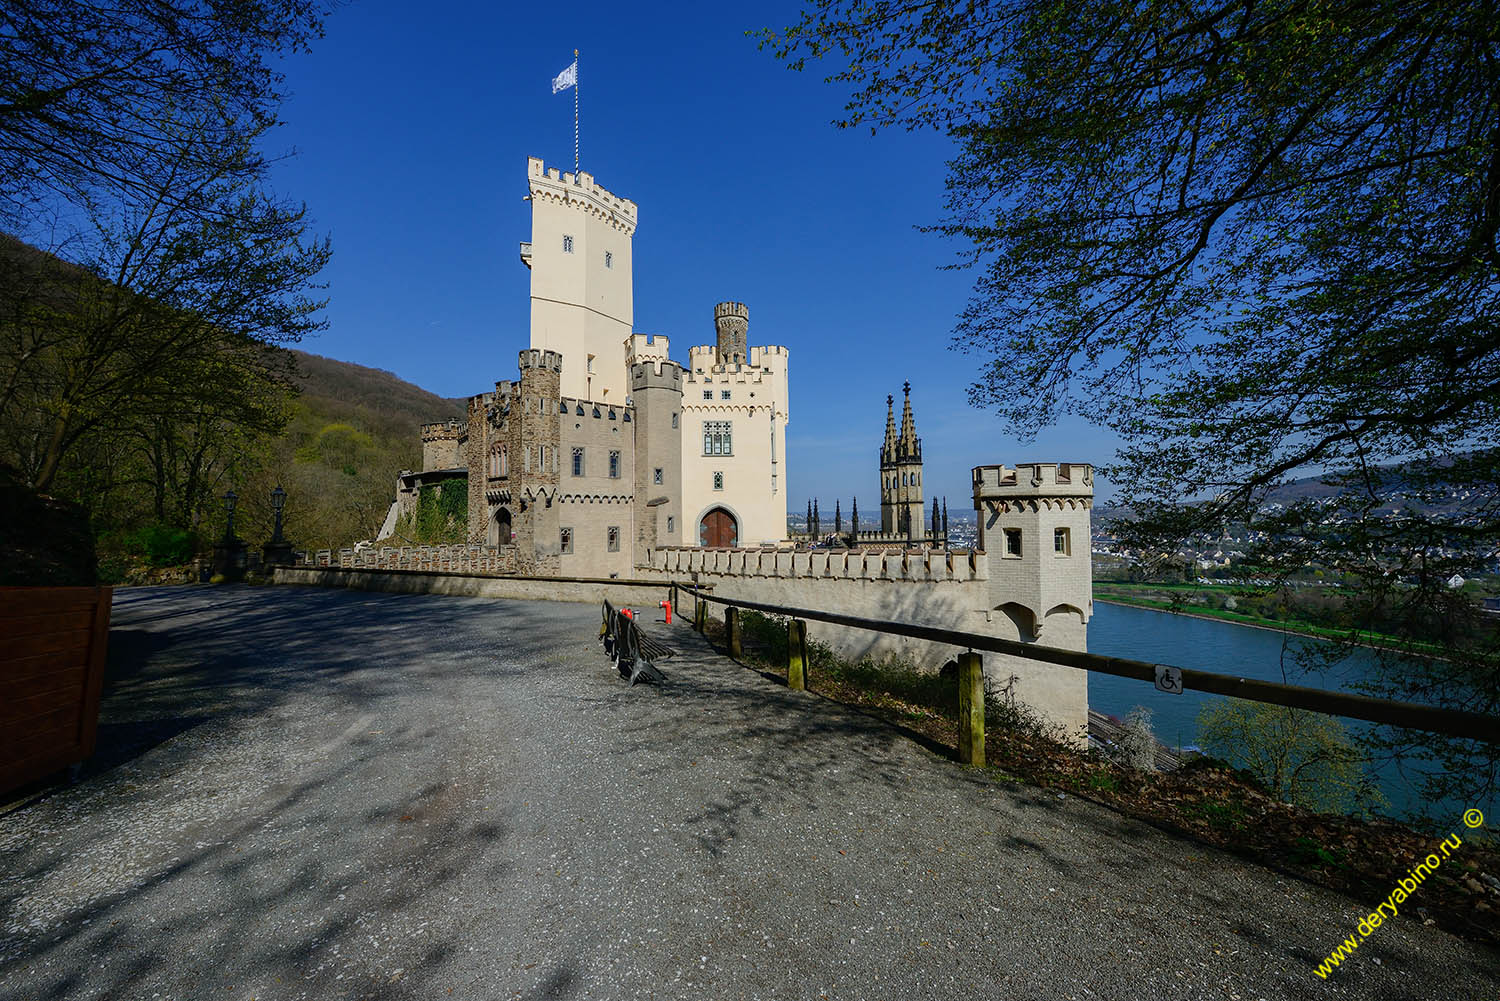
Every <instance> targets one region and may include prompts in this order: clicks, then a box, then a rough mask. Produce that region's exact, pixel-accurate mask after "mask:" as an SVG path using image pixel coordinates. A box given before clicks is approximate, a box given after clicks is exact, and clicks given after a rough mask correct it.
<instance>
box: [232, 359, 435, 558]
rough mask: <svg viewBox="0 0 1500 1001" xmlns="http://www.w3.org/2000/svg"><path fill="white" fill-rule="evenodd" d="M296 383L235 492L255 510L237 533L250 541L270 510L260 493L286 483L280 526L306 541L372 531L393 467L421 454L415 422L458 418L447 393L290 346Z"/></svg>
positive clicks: (365, 535)
mask: <svg viewBox="0 0 1500 1001" xmlns="http://www.w3.org/2000/svg"><path fill="white" fill-rule="evenodd" d="M291 355H292V359H293V361H294V363H295V374H294V375H293V377H292V382H293V383H294V385H295V386H296V387H297V388H298V390H300V392H299V393H298V395H297V396H296V397H295V399H294V401H293V404H292V417H291V420H290V422H289V423H288V425H287V427H286V430H285V432H283V433H282V434H281V435H280V437H279V438H278V439H277V441H276V443H275V444H274V446H273V448H272V457H271V461H270V462H269V463H268V464H267V465H266V467H265V468H264V469H263V470H261V471H260V475H259V476H258V477H257V478H256V482H254V483H253V484H246V485H245V489H241V490H240V493H241V494H242V496H243V495H246V494H247V492H248V494H249V495H250V496H252V497H253V498H254V500H253V501H252V507H253V508H255V509H256V510H255V511H254V513H253V514H252V515H251V518H252V521H251V522H249V523H247V524H246V526H245V528H246V531H245V532H242V533H241V534H243V535H245V536H246V538H249V539H251V540H252V541H258V539H259V536H257V535H255V534H254V531H255V530H261V531H265V530H266V529H265V528H264V527H263V525H264V524H266V522H264V520H263V519H265V518H268V517H269V513H268V512H267V511H265V510H263V509H262V508H263V505H262V502H261V500H260V498H261V497H262V496H264V497H269V493H270V490H271V488H272V487H273V486H275V485H276V483H277V482H279V483H280V484H281V486H282V487H283V488H284V489H285V490H286V491H287V504H286V510H285V518H286V533H287V537H288V538H289V539H291V541H292V542H293V543H294V544H295V545H297V546H299V547H305V548H311V549H336V548H338V547H340V546H347V545H349V544H351V543H353V542H356V541H358V540H360V539H369V538H373V537H374V536H375V533H376V532H377V531H378V530H379V528H380V523H381V521H382V520H383V519H384V518H385V514H386V510H387V508H389V506H390V503H391V501H392V500H393V499H394V494H395V478H396V474H397V473H398V472H400V471H401V470H402V469H417V468H419V467H420V464H421V461H422V445H421V439H420V437H419V429H420V427H421V425H422V424H425V423H427V422H429V421H439V420H445V419H447V418H450V417H462V416H463V413H464V401H462V400H450V399H444V398H443V397H440V396H436V395H434V394H432V393H429V392H427V391H426V390H424V389H421V388H420V387H418V386H414V385H412V384H411V383H409V382H405V381H403V380H402V379H400V378H398V377H396V376H395V375H393V374H392V373H390V372H386V371H383V370H381V369H375V368H367V367H365V366H363V365H355V364H352V363H350V362H341V361H335V360H334V359H332V358H324V357H321V356H319V355H314V354H308V353H307V352H304V351H292V352H291Z"/></svg>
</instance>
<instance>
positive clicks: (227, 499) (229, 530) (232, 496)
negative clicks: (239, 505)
mask: <svg viewBox="0 0 1500 1001" xmlns="http://www.w3.org/2000/svg"><path fill="white" fill-rule="evenodd" d="M239 499H240V498H239V495H238V494H236V493H235V492H234V491H233V490H231V491H229V492H228V493H226V494H225V495H224V510H225V511H227V512H229V519H228V521H226V522H225V524H224V538H225V539H226V540H228V539H233V538H234V503H235V501H237V500H239Z"/></svg>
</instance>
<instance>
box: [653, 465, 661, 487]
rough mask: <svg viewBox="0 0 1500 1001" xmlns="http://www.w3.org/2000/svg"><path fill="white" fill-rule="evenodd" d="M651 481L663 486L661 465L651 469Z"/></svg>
mask: <svg viewBox="0 0 1500 1001" xmlns="http://www.w3.org/2000/svg"><path fill="white" fill-rule="evenodd" d="M651 482H652V483H654V484H656V485H657V486H661V467H660V466H657V467H656V468H655V469H653V470H651Z"/></svg>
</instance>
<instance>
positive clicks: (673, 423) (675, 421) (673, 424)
mask: <svg viewBox="0 0 1500 1001" xmlns="http://www.w3.org/2000/svg"><path fill="white" fill-rule="evenodd" d="M672 426H673V427H674V428H675V427H676V426H677V415H676V414H673V415H672Z"/></svg>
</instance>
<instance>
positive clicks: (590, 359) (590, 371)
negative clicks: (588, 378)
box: [589, 355, 594, 374]
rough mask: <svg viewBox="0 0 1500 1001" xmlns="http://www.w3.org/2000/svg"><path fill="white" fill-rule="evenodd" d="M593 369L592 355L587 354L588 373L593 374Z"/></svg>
mask: <svg viewBox="0 0 1500 1001" xmlns="http://www.w3.org/2000/svg"><path fill="white" fill-rule="evenodd" d="M593 371H594V356H593V355H589V373H590V374H593Z"/></svg>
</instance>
